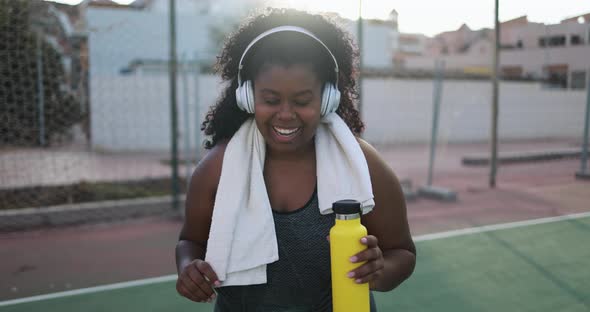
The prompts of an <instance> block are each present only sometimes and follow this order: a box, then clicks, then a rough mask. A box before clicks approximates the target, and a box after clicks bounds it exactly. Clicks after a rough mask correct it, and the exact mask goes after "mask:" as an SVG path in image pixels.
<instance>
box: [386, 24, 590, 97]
mask: <svg viewBox="0 0 590 312" xmlns="http://www.w3.org/2000/svg"><path fill="white" fill-rule="evenodd" d="M402 38H403V39H402ZM412 40H414V41H416V39H415V37H412V36H410V37H409V38H408V37H406V36H405V35H403V34H402V35H401V36H400V47H403V46H407V44H404V43H403V42H407V41H410V42H412ZM426 42H427V43H426V47H425V49H424V50H423V51H422V53H419V51H418V52H416V53H403V52H401V51H403V48H400V49H399V50H398V51H400V53H399V56H396V58H394V59H395V60H396V61H397V62H399V63H400V64H401V66H402V67H403V68H404V69H406V70H427V71H428V70H432V69H433V67H434V60H435V59H441V60H444V61H445V64H446V69H447V70H448V71H454V72H460V73H465V74H479V75H490V74H491V72H492V66H493V65H492V57H493V51H494V33H493V30H490V29H481V30H471V29H470V28H469V27H468V26H467V25H462V26H461V27H460V28H459V29H458V30H456V31H450V32H444V33H441V34H439V35H437V36H435V37H434V38H432V39H426ZM500 48H501V51H500V75H501V76H502V77H504V78H507V79H531V80H543V81H544V82H545V83H546V85H547V86H549V87H557V88H571V89H582V88H584V86H585V85H586V76H587V74H586V71H588V70H589V68H590V58H588V55H590V14H584V15H579V16H575V17H571V18H568V19H564V20H563V21H561V23H559V24H552V25H545V24H542V23H534V22H530V21H528V19H527V17H526V16H521V17H518V18H515V19H512V20H509V21H506V22H503V23H501V25H500ZM396 55H398V54H396Z"/></svg>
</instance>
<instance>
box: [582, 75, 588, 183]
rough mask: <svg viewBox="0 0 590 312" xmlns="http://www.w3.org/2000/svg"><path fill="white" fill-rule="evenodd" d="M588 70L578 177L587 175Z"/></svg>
mask: <svg viewBox="0 0 590 312" xmlns="http://www.w3.org/2000/svg"><path fill="white" fill-rule="evenodd" d="M589 124H590V69H589V70H588V72H586V117H585V118H584V139H583V141H582V158H581V160H580V175H588V174H589V173H588V171H587V170H588V136H589V134H588V132H589V131H590V130H589V129H588V128H589V127H590V125H589Z"/></svg>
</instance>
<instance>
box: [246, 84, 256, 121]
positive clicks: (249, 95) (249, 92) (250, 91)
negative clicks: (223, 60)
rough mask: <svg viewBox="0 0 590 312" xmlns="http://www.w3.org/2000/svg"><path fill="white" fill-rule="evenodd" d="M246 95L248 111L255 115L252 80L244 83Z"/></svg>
mask: <svg viewBox="0 0 590 312" xmlns="http://www.w3.org/2000/svg"><path fill="white" fill-rule="evenodd" d="M244 93H245V94H246V105H245V106H246V107H247V110H246V111H247V112H248V113H250V114H254V88H253V87H252V81H251V80H247V81H246V82H245V83H244Z"/></svg>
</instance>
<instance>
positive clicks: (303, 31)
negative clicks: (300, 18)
mask: <svg viewBox="0 0 590 312" xmlns="http://www.w3.org/2000/svg"><path fill="white" fill-rule="evenodd" d="M283 31H292V32H297V33H301V34H304V35H307V36H308V37H310V38H313V39H314V40H315V41H317V42H319V43H320V44H321V45H322V46H323V47H324V48H325V49H326V51H328V53H329V54H330V56H331V57H332V60H333V61H334V72H335V74H336V82H335V83H334V85H335V86H336V88H338V62H337V61H336V57H334V54H332V51H330V49H328V46H326V44H324V43H323V42H322V41H321V40H320V39H319V38H318V37H316V36H315V35H314V34H313V33H311V32H310V31H309V30H307V29H305V28H303V27H299V26H290V25H285V26H278V27H274V28H271V29H269V30H267V31H265V32H263V33H261V34H260V35H258V36H257V37H256V38H254V40H252V42H250V44H249V45H248V46H247V47H246V50H244V53H243V54H242V57H241V58H240V63H239V66H238V86H241V85H242V77H241V75H240V73H241V71H242V67H243V66H244V65H242V61H243V60H244V57H245V56H246V54H247V53H248V51H249V50H250V48H252V46H254V44H255V43H256V42H258V41H260V40H261V39H262V38H264V37H267V36H269V35H272V34H274V33H277V32H283Z"/></svg>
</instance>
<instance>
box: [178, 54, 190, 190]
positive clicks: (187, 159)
mask: <svg viewBox="0 0 590 312" xmlns="http://www.w3.org/2000/svg"><path fill="white" fill-rule="evenodd" d="M180 63H181V64H182V65H181V66H180V68H181V69H182V70H181V73H182V100H183V101H182V103H183V108H184V109H183V110H184V112H183V113H184V114H183V117H184V118H183V119H184V120H183V121H184V122H183V123H184V131H183V135H184V166H185V167H186V168H185V171H186V174H185V176H186V181H185V182H186V185H187V187H188V185H189V182H190V179H191V160H190V159H191V135H190V134H191V131H190V114H189V111H190V106H189V99H188V80H187V74H188V73H187V72H188V65H187V62H186V57H185V55H184V54H183V55H182V58H181V61H180Z"/></svg>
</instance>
